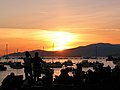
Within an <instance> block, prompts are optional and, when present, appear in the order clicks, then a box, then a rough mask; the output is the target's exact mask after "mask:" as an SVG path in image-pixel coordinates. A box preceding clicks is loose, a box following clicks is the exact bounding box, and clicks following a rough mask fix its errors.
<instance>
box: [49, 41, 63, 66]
mask: <svg viewBox="0 0 120 90" xmlns="http://www.w3.org/2000/svg"><path fill="white" fill-rule="evenodd" d="M52 48H53V51H52V62H50V63H47V65H48V66H49V67H50V68H62V66H63V64H62V63H60V62H54V43H53V45H52Z"/></svg>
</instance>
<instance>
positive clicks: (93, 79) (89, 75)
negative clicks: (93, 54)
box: [2, 51, 120, 90]
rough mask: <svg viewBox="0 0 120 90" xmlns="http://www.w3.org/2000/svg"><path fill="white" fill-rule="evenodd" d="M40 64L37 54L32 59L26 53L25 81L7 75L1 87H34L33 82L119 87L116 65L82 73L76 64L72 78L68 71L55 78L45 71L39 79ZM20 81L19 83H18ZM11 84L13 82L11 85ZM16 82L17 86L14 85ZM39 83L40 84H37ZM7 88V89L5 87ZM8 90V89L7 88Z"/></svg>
mask: <svg viewBox="0 0 120 90" xmlns="http://www.w3.org/2000/svg"><path fill="white" fill-rule="evenodd" d="M41 63H46V62H45V61H43V60H42V58H41V57H39V53H38V52H35V56H34V57H32V56H31V55H30V53H29V52H28V51H26V52H25V58H24V73H25V80H23V79H22V77H21V76H20V77H19V79H13V78H14V77H15V75H14V73H11V74H10V75H8V76H7V77H6V78H5V79H4V80H3V82H2V86H3V87H5V88H7V89H6V90H8V88H9V87H12V86H13V87H15V85H16V86H17V87H20V88H21V87H24V88H26V87H27V86H29V87H31V86H32V85H35V83H34V82H37V84H39V85H43V86H50V85H72V86H81V87H82V86H85V87H89V86H90V87H91V85H93V86H98V87H101V86H102V87H104V86H107V87H119V83H120V68H119V67H118V66H117V65H116V66H115V67H114V68H113V69H111V67H110V66H109V65H108V66H107V67H103V65H99V67H96V68H95V69H94V71H92V70H90V69H89V70H88V71H86V72H85V71H83V70H82V66H81V65H80V64H76V66H77V68H76V69H74V71H73V72H72V74H73V75H72V76H70V75H69V69H68V68H65V69H61V71H60V75H58V76H55V77H54V78H53V74H54V72H53V71H52V72H50V71H46V73H45V76H43V77H42V78H41V79H40V78H39V77H40V76H41V68H42V66H41ZM20 80H21V81H20ZM12 82H14V83H13V84H12ZM16 82H17V83H18V82H19V84H16ZM38 82H40V83H38ZM6 86H7V87H6ZM9 90H10V88H9Z"/></svg>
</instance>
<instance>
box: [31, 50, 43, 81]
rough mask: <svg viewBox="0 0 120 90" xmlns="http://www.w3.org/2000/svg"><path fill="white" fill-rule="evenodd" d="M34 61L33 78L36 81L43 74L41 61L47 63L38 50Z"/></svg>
mask: <svg viewBox="0 0 120 90" xmlns="http://www.w3.org/2000/svg"><path fill="white" fill-rule="evenodd" d="M32 63H33V78H34V79H35V81H38V80H39V77H40V76H41V69H42V67H41V63H45V62H44V61H43V60H42V58H41V57H39V54H38V52H35V57H34V58H33V60H32Z"/></svg>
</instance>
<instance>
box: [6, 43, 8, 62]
mask: <svg viewBox="0 0 120 90" xmlns="http://www.w3.org/2000/svg"><path fill="white" fill-rule="evenodd" d="M5 57H6V59H7V60H8V44H6V55H5Z"/></svg>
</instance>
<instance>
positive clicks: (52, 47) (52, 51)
mask: <svg viewBox="0 0 120 90" xmlns="http://www.w3.org/2000/svg"><path fill="white" fill-rule="evenodd" d="M52 52H53V53H52V63H53V62H54V60H53V59H54V42H53V45H52Z"/></svg>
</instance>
